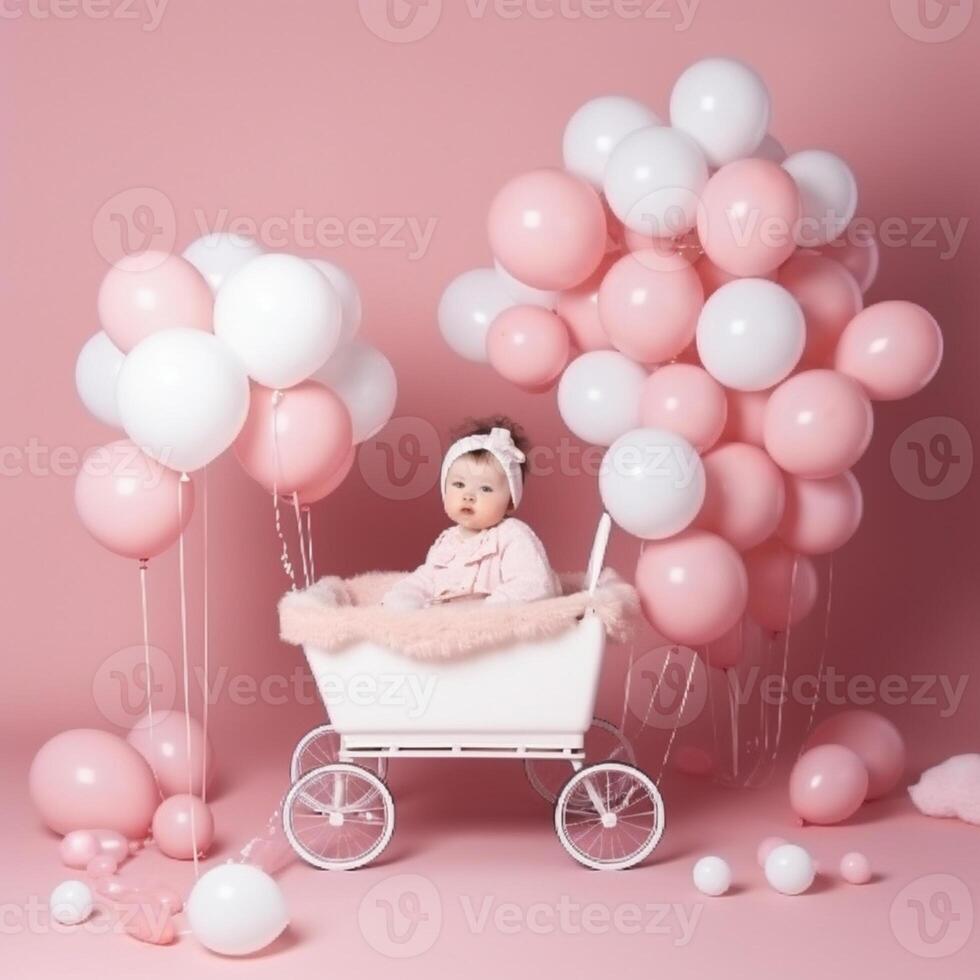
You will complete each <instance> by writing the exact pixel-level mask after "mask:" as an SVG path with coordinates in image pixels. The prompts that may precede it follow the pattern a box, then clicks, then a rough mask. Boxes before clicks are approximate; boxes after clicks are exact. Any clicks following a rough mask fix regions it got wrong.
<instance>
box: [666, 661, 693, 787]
mask: <svg viewBox="0 0 980 980" xmlns="http://www.w3.org/2000/svg"><path fill="white" fill-rule="evenodd" d="M696 667H697V657H696V656H692V657H691V666H690V667H688V669H687V680H686V681H685V682H684V694H683V696H682V697H681V705H680V707H679V708H678V709H677V714H676V715H674V724H673V727H672V728H671V729H670V738H668V739H667V748H665V749H664V758H663V761H662V762H661V763H660V772H659V774H658V775H657V779H656V783H657V785H658V786H659V785H660V780H661V779H663V776H664V770H665V769H666V768H667V760H668V759H669V758H670V750H671V748H673V745H674V739H675V738H676V737H677V729H678V728H679V727H680V723H681V719H682V718H683V717H684V708H685V706H686V705H687V695H688V694H689V693H690V690H691V681H692V680H694V670H695V668H696Z"/></svg>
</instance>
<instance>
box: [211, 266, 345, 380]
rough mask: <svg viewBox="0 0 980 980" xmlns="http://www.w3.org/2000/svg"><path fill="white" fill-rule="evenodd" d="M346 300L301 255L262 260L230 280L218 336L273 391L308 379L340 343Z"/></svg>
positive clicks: (221, 300)
mask: <svg viewBox="0 0 980 980" xmlns="http://www.w3.org/2000/svg"><path fill="white" fill-rule="evenodd" d="M341 316H342V310H341V306H340V297H339V296H338V295H337V291H336V289H334V287H333V286H332V285H331V283H330V280H329V279H327V277H326V276H325V275H324V274H323V273H322V272H321V271H320V270H319V269H318V268H317V267H316V266H315V265H313V264H312V263H311V262H308V261H307V260H306V259H301V258H300V257H299V256H296V255H284V254H273V253H270V254H268V255H260V256H259V257H258V258H256V259H252V261H251V262H249V263H248V264H247V265H244V266H242V268H241V269H239V270H238V271H237V272H236V273H235V274H234V275H233V276H230V277H229V278H228V280H227V281H226V282H225V284H224V285H223V286H222V287H221V289H220V290H219V292H218V295H217V296H216V297H215V300H214V332H215V334H217V336H218V337H219V338H220V339H221V340H222V341H224V342H225V343H226V344H227V345H228V346H229V347H230V348H231V349H232V350H233V351H234V352H235V354H236V355H237V356H238V358H239V360H240V361H241V362H242V364H244V365H245V370H246V371H247V372H248V374H249V375H250V376H251V377H252V378H254V379H255V380H256V381H258V383H259V384H261V385H265V386H266V387H267V388H290V387H292V386H293V385H295V384H299V382H300V381H303V380H304V379H305V378H308V377H309V376H310V375H311V374H312V373H313V372H314V371H315V370H316V369H317V368H319V367H322V366H323V364H324V363H325V362H326V360H327V358H328V357H329V356H330V355H331V354H332V353H333V352H334V350H336V348H337V344H338V342H339V340H340V322H341Z"/></svg>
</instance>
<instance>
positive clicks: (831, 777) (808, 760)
mask: <svg viewBox="0 0 980 980" xmlns="http://www.w3.org/2000/svg"><path fill="white" fill-rule="evenodd" d="M867 791H868V770H867V769H865V768H864V763H863V762H862V761H861V760H860V758H859V757H858V756H857V754H856V753H854V752H852V751H851V750H850V749H847V748H844V746H843V745H821V746H818V747H817V748H815V749H810V750H809V751H808V752H804V753H803V755H801V756H800V758H799V759H797V760H796V765H795V766H793V771H792V773H790V777H789V801H790V805H791V806H792V807H793V809H794V811H796V813H797V814H798V815H799V816H800V817H802V818H803V819H804V820H806V821H807V822H809V823H818V824H831V823H840V822H841V821H842V820H846V819H847V818H848V817H850V816H851V815H852V814H854V813H856V812H857V810H858V808H859V807H860V806H861V804H862V803H863V802H864V797H865V793H867Z"/></svg>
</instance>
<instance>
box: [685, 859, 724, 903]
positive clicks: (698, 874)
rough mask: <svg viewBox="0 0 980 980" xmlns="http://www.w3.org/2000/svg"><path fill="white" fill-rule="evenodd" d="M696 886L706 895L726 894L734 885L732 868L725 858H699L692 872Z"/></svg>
mask: <svg viewBox="0 0 980 980" xmlns="http://www.w3.org/2000/svg"><path fill="white" fill-rule="evenodd" d="M691 877H692V878H693V879H694V887H695V888H697V890H698V891H699V892H703V893H704V894H705V895H712V896H718V895H724V894H725V892H727V891H728V889H729V888H731V887H732V869H731V868H730V867H729V864H728V862H727V861H726V860H725V859H724V858H720V857H716V856H714V855H709V856H708V857H703V858H699V859H698V861H697V863H696V864H695V865H694V870H693V872H692V874H691Z"/></svg>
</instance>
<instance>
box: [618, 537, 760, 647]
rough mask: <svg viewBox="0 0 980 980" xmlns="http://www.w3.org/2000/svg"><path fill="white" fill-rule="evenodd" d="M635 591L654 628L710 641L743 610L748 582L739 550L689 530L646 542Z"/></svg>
mask: <svg viewBox="0 0 980 980" xmlns="http://www.w3.org/2000/svg"><path fill="white" fill-rule="evenodd" d="M636 589H637V592H638V593H639V595H640V603H641V605H642V607H643V612H644V614H645V615H646V617H647V619H648V620H649V621H650V623H651V624H652V625H653V627H654V628H655V629H656V630H657V631H658V632H660V633H661V634H663V635H664V636H665V637H667V639H669V640H672V641H673V642H675V643H684V644H687V645H688V646H695V645H699V644H702V643H711V642H712V641H713V640H716V639H718V637H720V636H722V635H723V634H725V633H726V632H727V631H728V630H730V629H731V628H732V626H734V625H735V623H737V622H738V621H739V619H740V618H741V616H742V613H743V612H744V611H745V602H746V596H747V582H746V577H745V568H744V566H743V565H742V559H741V558H740V557H739V554H738V552H737V551H736V550H735V549H734V548H733V547H732V546H731V545H730V544H729V543H728V542H727V541H724V540H722V539H721V538H719V537H718V536H717V535H714V534H709V533H708V532H707V531H699V530H691V529H689V530H686V531H682V532H681V533H680V534H677V535H675V536H674V537H672V538H668V539H666V540H663V541H656V542H649V541H648V542H647V543H646V544H645V546H644V548H643V552H642V553H641V555H640V560H639V561H638V562H637V566H636Z"/></svg>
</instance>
